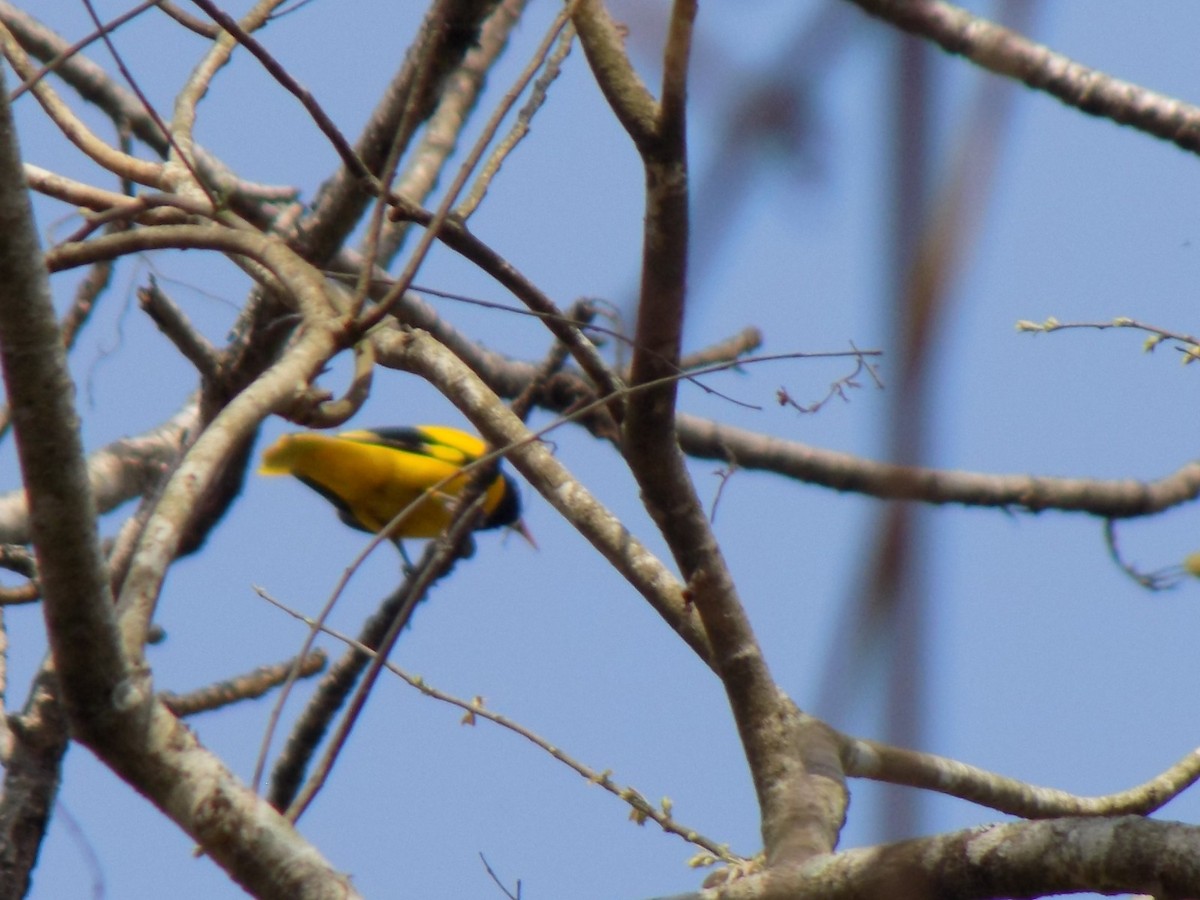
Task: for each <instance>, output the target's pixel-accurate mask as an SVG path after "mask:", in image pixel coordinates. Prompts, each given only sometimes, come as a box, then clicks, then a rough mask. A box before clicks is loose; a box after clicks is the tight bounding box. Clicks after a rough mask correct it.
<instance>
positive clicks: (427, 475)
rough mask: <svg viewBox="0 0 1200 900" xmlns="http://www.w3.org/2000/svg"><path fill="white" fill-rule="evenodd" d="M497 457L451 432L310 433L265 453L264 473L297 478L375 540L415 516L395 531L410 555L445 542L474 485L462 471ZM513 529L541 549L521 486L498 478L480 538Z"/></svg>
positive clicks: (420, 428) (424, 428)
mask: <svg viewBox="0 0 1200 900" xmlns="http://www.w3.org/2000/svg"><path fill="white" fill-rule="evenodd" d="M489 449H490V448H489V447H488V445H487V444H486V443H484V441H483V440H481V439H480V438H478V437H476V436H475V435H473V434H468V433H467V432H465V431H460V430H458V429H457V428H451V427H449V426H446V425H412V426H404V427H392V428H371V429H359V430H356V431H344V432H341V433H340V434H324V433H321V432H316V431H308V432H300V433H293V434H285V435H283V436H282V437H280V438H279V439H278V440H276V441H275V442H274V443H273V444H271V446H269V447H268V448H267V449H266V450H264V451H263V454H262V463H261V465H260V467H259V470H258V471H259V473H260V474H263V475H293V476H295V477H296V478H298V479H299V480H300V481H302V482H303V483H304V484H306V485H308V486H309V487H310V488H312V489H313V490H314V491H316V492H317V493H318V494H320V495H321V496H322V497H324V498H325V499H326V500H328V501H329V502H330V503H332V504H333V505H334V506H335V507H336V508H337V511H338V517H339V518H340V519H341V520H342V521H343V522H345V523H346V524H347V525H349V526H350V527H352V528H357V529H358V530H360V531H366V532H369V533H371V534H378V533H380V532H383V531H384V530H385V529H386V528H387V526H388V524H389V523H391V522H392V520H393V519H395V518H396V516H397V515H399V514H400V512H401V511H402V510H405V509H408V512H407V514H406V515H405V516H404V518H403V519H401V520H400V521H399V523H398V524H396V525H395V526H394V527H393V528H392V529H391V530H390V531H388V537H389V538H391V539H392V540H393V541H395V543H396V546H397V547H399V548H400V551H401V553H402V554H403V552H404V548H403V546H402V545H401V544H400V541H401V540H403V539H405V538H433V537H437V536H438V535H440V534H441V533H442V532H443V531H445V529H446V528H447V527H448V526H449V525H450V521H451V513H452V512H453V509H454V505H455V501H456V500H457V498H458V496H459V494H461V493H462V491H463V490H464V489H465V488H466V486H467V484H468V482H469V481H470V478H471V476H470V474H469V473H464V472H463V471H462V469H463V468H464V467H465V466H467V465H469V464H470V463H472V462H474V461H475V460H477V459H479V458H480V457H482V456H483V455H484V454H486V453H487V452H488V451H489ZM447 479H448V480H447ZM442 482H445V483H444V484H443V483H442ZM435 486H436V487H435ZM431 489H432V490H431ZM410 507H411V508H410ZM505 527H507V528H511V529H512V530H514V531H516V532H517V533H518V534H520V535H521V536H522V537H524V538H525V540H527V541H529V543H530V544H532V545H533V546H534V547H536V546H537V544H536V543H535V542H534V540H533V537H532V535H530V533H529V531H528V529H527V528H526V527H525V524H524V522H522V520H521V496H520V492H519V491H518V489H517V484H516V482H515V481H513V479H512V478H511V477H510V476H508V475H507V474H505V473H504V472H501V471H497V472H496V475H495V476H494V477H493V478H492V480H491V481H490V482H489V483H488V486H487V489H486V490H485V491H484V495H483V514H482V516H481V518H480V520H479V524H478V525H477V526H476V530H478V531H483V530H487V529H492V528H505ZM405 558H406V559H407V557H405Z"/></svg>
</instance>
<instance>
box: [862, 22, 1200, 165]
mask: <svg viewBox="0 0 1200 900" xmlns="http://www.w3.org/2000/svg"><path fill="white" fill-rule="evenodd" d="M853 2H854V3H855V4H856V5H857V6H859V7H861V8H862V9H863V10H864V11H866V12H867V13H870V14H871V15H873V16H878V17H879V18H881V19H885V20H886V21H888V22H891V23H892V24H893V25H896V26H898V27H900V28H903V29H904V30H905V31H911V32H912V33H913V34H918V35H920V36H921V37H925V38H928V39H929V40H931V41H934V42H935V43H937V44H938V45H939V46H940V47H941V48H942V49H943V50H945V51H947V52H948V53H954V54H957V55H959V56H964V57H966V58H967V59H969V60H971V62H973V63H976V64H977V65H979V66H982V67H983V68H985V69H987V70H989V71H991V72H995V73H996V74H997V75H1003V76H1005V77H1007V78H1016V79H1018V80H1020V81H1022V82H1024V83H1025V84H1027V85H1028V86H1029V87H1031V88H1034V89H1036V90H1039V91H1045V92H1046V93H1047V94H1050V95H1051V96H1053V97H1057V98H1058V99H1059V100H1061V101H1062V102H1063V103H1065V104H1067V105H1068V106H1072V107H1074V108H1076V109H1078V110H1080V111H1081V112H1085V113H1087V114H1088V115H1091V116H1099V117H1101V118H1106V119H1112V120H1113V121H1114V122H1116V123H1118V124H1119V125H1129V126H1131V127H1133V128H1136V129H1138V130H1139V131H1144V132H1146V133H1147V134H1150V135H1153V136H1154V137H1158V138H1163V139H1164V140H1168V141H1170V142H1171V143H1173V144H1175V145H1176V146H1178V147H1181V148H1182V149H1184V150H1187V151H1188V152H1190V153H1200V108H1197V107H1195V106H1192V105H1191V104H1189V103H1183V102H1182V101H1180V100H1176V99H1174V98H1173V97H1167V96H1164V95H1162V94H1156V93H1154V92H1153V91H1149V90H1147V89H1146V88H1143V87H1140V86H1139V85H1136V84H1131V83H1129V82H1127V81H1121V80H1120V79H1117V78H1112V77H1110V76H1108V75H1105V74H1104V73H1103V72H1098V71H1096V70H1095V69H1089V68H1088V67H1087V66H1083V65H1080V64H1079V63H1077V62H1075V61H1073V60H1071V59H1069V58H1068V57H1066V56H1063V55H1062V54H1060V53H1055V52H1054V51H1052V50H1050V49H1049V48H1048V47H1044V46H1042V45H1041V44H1035V43H1034V42H1033V41H1030V40H1029V39H1028V38H1025V37H1024V36H1022V35H1020V34H1017V33H1016V32H1014V31H1010V30H1008V29H1007V28H1003V27H1001V26H999V25H996V24H995V23H993V22H989V21H988V20H987V19H982V18H979V17H978V16H973V15H971V14H970V13H968V12H967V11H966V10H963V9H960V8H959V7H957V6H953V5H951V4H949V3H942V2H939V0H853Z"/></svg>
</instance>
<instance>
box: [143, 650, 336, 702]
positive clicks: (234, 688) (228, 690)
mask: <svg viewBox="0 0 1200 900" xmlns="http://www.w3.org/2000/svg"><path fill="white" fill-rule="evenodd" d="M325 662H326V658H325V654H324V653H323V652H322V651H320V650H315V651H313V652H312V653H309V654H307V655H305V656H304V657H303V658H301V659H289V660H287V661H286V662H281V663H275V664H273V665H269V666H259V667H258V668H257V669H255V670H254V671H253V672H248V673H246V674H244V675H237V676H235V677H233V678H230V679H228V680H226V681H218V682H217V683H216V684H210V685H209V686H208V687H203V688H200V689H199V690H195V691H189V692H188V693H186V694H173V693H171V692H170V691H160V692H159V694H158V699H159V701H160V702H161V703H162V704H163V706H165V707H166V708H167V709H169V710H170V711H171V712H173V713H174V714H175V715H177V716H179V717H180V718H183V717H186V716H194V715H196V714H197V713H202V712H211V711H212V710H214V709H221V708H222V707H225V706H229V705H231V704H233V703H240V702H242V701H243V700H255V699H257V698H259V697H261V696H263V695H264V694H266V693H267V692H268V691H270V690H272V689H273V688H277V687H279V685H281V684H283V683H284V682H285V681H287V680H288V679H289V678H311V677H312V676H314V675H316V674H318V673H320V672H321V671H322V670H323V669H324V668H325Z"/></svg>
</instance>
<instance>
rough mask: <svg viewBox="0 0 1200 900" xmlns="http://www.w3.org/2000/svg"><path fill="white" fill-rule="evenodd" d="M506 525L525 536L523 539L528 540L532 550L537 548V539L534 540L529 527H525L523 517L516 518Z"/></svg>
mask: <svg viewBox="0 0 1200 900" xmlns="http://www.w3.org/2000/svg"><path fill="white" fill-rule="evenodd" d="M508 527H509V528H511V529H512V530H513V531H515V532H516V533H517V534H519V535H520V536H521V537H523V538H525V540H527V541H528V542H529V546H530V547H532V548H533V549H534V550H537V549H538V544H537V541H535V540H534V539H533V535H532V534H531V533H530V531H529V529H528V528H526V527H525V520H524V519H517V521H515V522H513V523H512V524H511V525H509V526H508Z"/></svg>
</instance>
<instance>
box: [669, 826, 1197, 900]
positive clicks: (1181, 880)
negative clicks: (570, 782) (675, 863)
mask: <svg viewBox="0 0 1200 900" xmlns="http://www.w3.org/2000/svg"><path fill="white" fill-rule="evenodd" d="M1198 843H1200V827H1197V826H1194V825H1184V824H1181V823H1179V822H1159V821H1155V820H1153V819H1143V818H1141V817H1140V816H1124V817H1121V818H1115V819H1049V820H1046V821H1041V822H1009V823H1005V824H1000V825H985V826H982V827H980V828H971V829H968V830H966V831H956V832H951V833H949V834H943V835H938V836H936V837H929V838H920V839H917V840H911V841H903V842H901V843H898V844H888V845H885V846H882V847H869V848H864V849H861V850H848V851H847V852H845V853H839V854H837V855H834V856H825V857H822V858H820V859H815V860H812V861H811V862H809V863H808V864H807V865H803V866H794V867H788V868H781V869H775V870H770V869H768V870H767V871H765V872H763V873H762V874H761V875H753V876H750V877H747V878H743V879H741V880H738V881H733V882H730V883H728V884H726V885H724V886H723V887H720V888H714V889H712V890H707V891H703V892H701V893H698V894H686V895H682V896H677V897H674V898H671V900H862V898H865V897H872V898H876V897H888V898H895V900H918V898H929V897H954V898H955V900H974V898H980V900H983V898H991V897H1041V896H1045V895H1048V894H1067V893H1081V892H1084V891H1094V892H1098V893H1103V894H1129V893H1134V894H1152V895H1154V896H1155V897H1195V896H1200V854H1197V853H1196V846H1197V844H1198Z"/></svg>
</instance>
